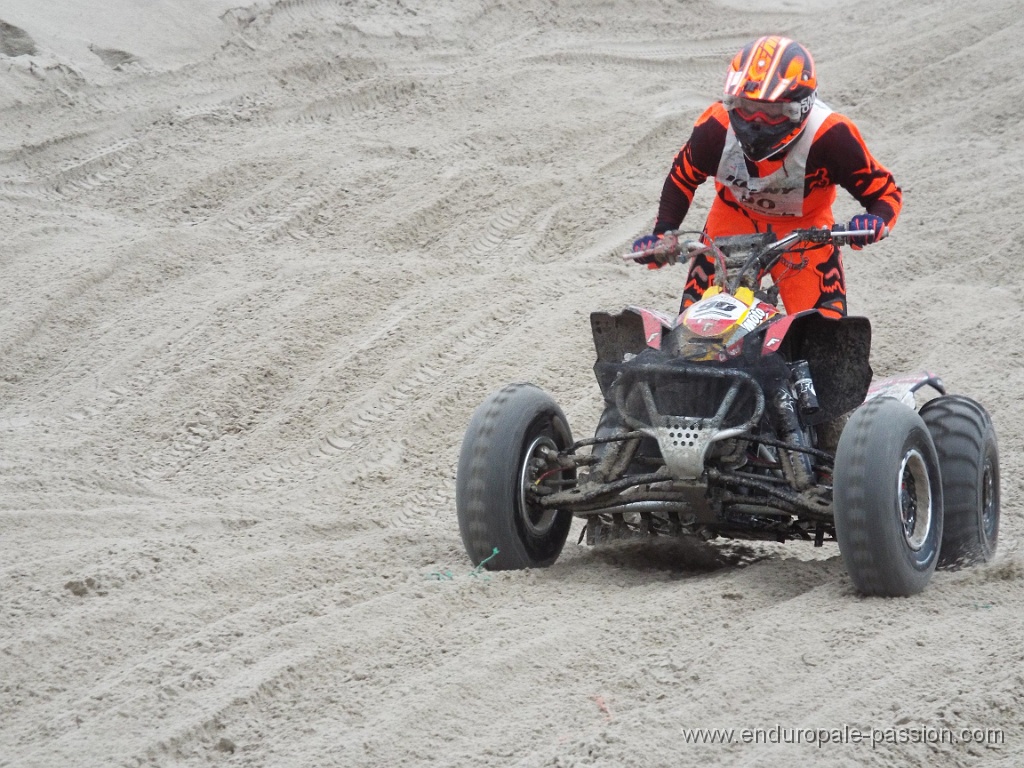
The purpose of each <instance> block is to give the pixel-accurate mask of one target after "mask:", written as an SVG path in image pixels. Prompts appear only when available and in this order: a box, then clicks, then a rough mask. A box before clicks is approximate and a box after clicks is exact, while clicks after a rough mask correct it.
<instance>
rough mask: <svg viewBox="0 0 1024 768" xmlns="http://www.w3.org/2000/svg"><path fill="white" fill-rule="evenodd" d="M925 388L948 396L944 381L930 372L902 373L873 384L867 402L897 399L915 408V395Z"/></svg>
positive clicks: (866, 398)
mask: <svg viewBox="0 0 1024 768" xmlns="http://www.w3.org/2000/svg"><path fill="white" fill-rule="evenodd" d="M923 387H931V388H932V389H934V390H935V391H936V392H938V393H939V394H940V395H944V394H946V386H945V385H944V384H943V383H942V379H940V378H939V377H938V376H936V375H935V374H934V373H931V372H929V371H916V372H914V373H901V374H899V375H896V376H888V377H886V378H884V379H879V380H878V381H873V382H871V386H870V387H869V388H868V393H867V396H866V397H865V401H867V400H872V399H874V398H876V397H895V398H896V399H897V400H899V401H901V402H903V403H905V404H906V405H909V406H910V407H911V408H914V407H916V406H915V400H914V393H915V392H917V391H918V390H919V389H922V388H923Z"/></svg>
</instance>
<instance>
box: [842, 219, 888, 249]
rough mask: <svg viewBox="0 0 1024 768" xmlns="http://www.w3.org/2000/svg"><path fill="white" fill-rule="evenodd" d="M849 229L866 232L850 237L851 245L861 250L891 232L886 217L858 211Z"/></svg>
mask: <svg viewBox="0 0 1024 768" xmlns="http://www.w3.org/2000/svg"><path fill="white" fill-rule="evenodd" d="M847 230H848V231H849V232H858V231H860V232H864V235H862V236H861V237H856V238H851V239H850V247H851V248H853V250H855V251H859V250H860V249H861V248H863V247H864V246H865V245H867V244H869V243H877V242H878V241H879V240H881V239H882V238H883V237H885V236H886V235H888V234H889V228H888V227H887V226H885V219H883V218H882V217H881V216H876V215H875V214H873V213H858V214H857V215H856V216H854V217H853V218H852V219H850V224H849V226H847ZM872 230H874V231H872Z"/></svg>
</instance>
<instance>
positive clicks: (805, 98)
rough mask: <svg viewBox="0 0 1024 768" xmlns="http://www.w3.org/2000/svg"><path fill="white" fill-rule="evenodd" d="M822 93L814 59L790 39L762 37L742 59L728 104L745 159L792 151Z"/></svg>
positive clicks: (729, 85)
mask: <svg viewBox="0 0 1024 768" xmlns="http://www.w3.org/2000/svg"><path fill="white" fill-rule="evenodd" d="M817 87H818V78H817V75H816V74H815V72H814V59H812V58H811V54H810V53H809V52H808V51H807V49H806V48H804V47H803V46H802V45H800V43H797V42H795V41H793V40H790V39H789V38H786V37H779V36H777V35H773V36H771V37H761V38H758V39H757V40H755V41H753V42H752V43H748V44H747V45H746V46H745V47H744V48H743V50H742V51H740V52H739V53H737V54H736V57H735V58H734V59H733V60H732V63H731V64H730V65H729V72H728V74H727V75H726V78H725V93H724V94H723V96H722V104H724V105H725V108H726V110H727V111H728V112H729V123H730V124H731V125H732V129H733V131H734V132H735V133H736V138H737V139H739V142H740V146H741V147H742V148H743V152H744V154H746V156H747V157H749V158H750V159H751V160H764V159H766V158H769V157H771V156H772V155H777V154H778V153H779V152H782V151H783V150H784V149H785V148H786V147H788V146H789V144H790V143H791V142H793V141H794V140H795V139H796V138H797V136H799V135H800V133H801V132H802V131H803V129H804V125H805V124H806V123H807V116H808V115H809V114H810V112H811V107H813V106H814V100H815V98H816V93H817Z"/></svg>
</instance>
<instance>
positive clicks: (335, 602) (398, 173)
mask: <svg viewBox="0 0 1024 768" xmlns="http://www.w3.org/2000/svg"><path fill="white" fill-rule="evenodd" d="M751 8H756V9H757V10H754V11H752V10H750V9H751ZM1022 17H1024V14H1022V6H1021V3H1020V2H1019V0H991V1H989V2H984V3H973V4H963V3H961V2H959V0H924V1H922V2H915V3H901V4H893V3H891V2H882V0H858V1H857V2H841V1H836V2H827V1H826V0H814V1H808V2H800V1H799V0H775V1H774V2H764V3H740V2H734V1H733V0H688V1H679V2H669V1H668V0H650V1H649V2H642V3H634V2H627V1H626V0H608V1H606V2H583V0H569V1H568V2H558V3H550V2H542V0H508V1H507V2H497V1H496V0H453V1H452V2H444V3H440V2H429V1H428V0H348V2H342V1H341V0H335V1H329V0H280V1H278V2H266V1H265V2H260V3H257V4H256V5H253V6H249V7H242V6H237V5H233V4H231V3H229V2H226V1H221V0H206V1H204V2H200V0H161V1H160V2H154V3H146V4H143V3H138V2H129V0H120V2H112V1H111V0H75V1H74V2H73V1H72V0H53V2H47V3H39V2H36V0H2V1H0V21H2V22H3V24H2V25H0V54H2V55H0V107H2V109H0V221H3V223H4V226H3V238H2V242H0V766H3V767H4V768H6V767H7V766H11V767H14V766H18V767H21V766H39V767H43V766H47V767H49V766H137V765H159V766H170V765H226V766H230V765H237V766H241V765H246V766H296V767H299V766H301V767H302V768H308V767H309V766H387V767H388V768H390V767H392V766H403V765H408V766H466V767H467V768H468V767H469V766H472V767H473V768H478V767H479V766H509V765H511V766H526V767H532V766H562V767H565V766H638V767H639V766H644V767H645V768H646V767H648V766H679V765H703V766H732V765H742V766H779V765H822V766H861V765H877V766H889V765H901V766H976V765H985V766H989V765H993V766H1003V767H1005V768H1010V767H1011V766H1017V765H1020V764H1022V763H1024V693H1022V691H1024V633H1022V631H1021V630H1022V624H1024V620H1022V618H1021V617H1022V616H1024V596H1022V590H1021V586H1022V580H1024V553H1022V552H1021V546H1020V536H1021V517H1020V515H1021V501H1020V499H1021V480H1020V478H1021V470H1022V464H1024V459H1022V450H1021V449H1022V441H1021V438H1020V436H1019V425H1020V423H1021V422H1022V418H1021V417H1022V416H1024V413H1022V411H1024V409H1022V405H1021V402H1020V393H1021V392H1022V390H1024V368H1022V363H1024V334H1021V333H1020V324H1021V319H1022V316H1024V312H1022V309H1024V307H1022V298H1021V296H1022V294H1024V279H1022V278H1021V275H1020V271H1019V270H1020V265H1021V264H1022V263H1024V246H1022V242H1024V225H1022V224H1021V223H1020V215H1019V212H1020V210H1021V209H1022V208H1024V186H1022V185H1021V183H1020V178H1021V175H1022V173H1024V142H1022V141H1021V139H1022V136H1024V134H1022V131H1021V123H1022V120H1024V101H1022V100H1021V98H1020V93H1019V89H1020V79H1019V73H1020V72H1021V70H1022V69H1024V48H1022V47H1021V46H1020V43H1019V40H1020V37H1021V33H1022V31H1024V22H1022ZM767 32H778V33H784V34H788V35H791V36H794V37H796V38H798V39H800V40H801V41H803V42H805V44H806V45H807V46H808V47H809V48H810V49H811V50H812V51H813V52H814V53H815V55H816V58H817V61H818V65H819V77H820V82H821V93H822V96H823V98H824V99H825V100H826V101H827V102H828V103H829V104H830V105H831V106H832V107H833V108H834V109H836V110H838V111H841V112H843V113H845V114H847V115H849V116H851V117H852V118H853V119H854V120H856V121H857V123H858V125H859V126H860V127H861V129H862V132H863V134H864V136H865V138H866V140H867V141H868V144H869V145H870V146H871V148H872V149H873V151H874V152H875V154H876V155H877V156H878V157H879V158H880V159H881V160H882V161H883V162H884V163H885V164H886V165H888V166H889V167H890V168H891V169H892V170H893V172H894V173H895V174H896V176H897V178H898V180H899V182H900V183H901V185H902V187H903V189H904V193H905V198H906V203H905V207H904V212H903V215H902V218H901V220H900V222H899V224H898V225H897V227H896V228H895V230H894V232H893V234H892V236H891V237H890V238H889V239H887V240H886V241H884V242H882V243H879V244H877V245H874V246H871V247H870V248H866V249H864V250H862V251H860V252H851V253H849V254H848V255H847V270H848V280H849V289H850V307H851V312H852V313H854V314H861V315H867V316H868V317H870V318H871V320H872V323H873V327H874V335H875V343H874V349H873V356H872V363H873V366H874V369H875V372H876V374H877V375H879V376H884V375H887V374H890V373H896V372H900V371H906V370H917V369H922V368H924V369H929V370H934V371H935V372H937V373H939V374H940V375H941V376H942V377H943V378H944V380H945V382H946V384H947V386H948V387H949V389H950V391H953V392H958V393H961V394H965V395H969V396H971V397H974V398H976V399H978V400H979V401H981V402H982V403H984V404H985V405H986V406H987V407H988V408H989V410H990V411H991V414H992V418H993V420H994V423H995V426H996V430H997V432H998V435H999V441H1000V450H1001V458H1002V471H1003V476H1002V492H1003V527H1002V534H1001V540H1000V544H999V551H998V556H997V557H996V559H995V561H994V562H992V563H991V564H989V565H987V566H985V567H980V568H975V569H968V570H961V571H945V572H939V573H937V574H936V575H935V577H934V579H933V581H932V583H931V584H930V585H929V587H928V589H927V590H926V591H925V592H924V593H922V594H920V595H918V596H916V597H913V598H907V599H894V600H883V599H865V598H862V597H860V596H858V595H857V593H856V592H855V591H854V589H853V587H852V585H851V582H850V580H849V577H848V576H847V574H846V571H845V569H844V566H843V563H842V560H841V558H840V556H839V552H838V549H837V548H836V547H835V545H831V546H826V547H824V548H821V549H814V548H813V547H811V546H810V545H809V544H808V545H805V544H800V543H794V544H788V545H784V546H782V545H751V544H743V543H739V542H728V541H717V542H712V543H709V544H703V543H695V542H662V543H644V542H638V543H633V544H627V545H617V546H608V547H605V548H600V547H598V548H587V547H586V546H582V545H579V546H578V545H577V544H576V539H577V537H578V535H579V531H580V523H579V522H577V523H576V524H575V525H574V528H573V530H572V532H571V533H570V541H569V543H568V544H567V546H566V548H565V551H564V552H563V554H562V556H561V558H560V559H559V560H558V562H557V563H556V564H555V565H554V566H552V567H551V568H548V569H543V570H531V571H520V572H502V573H492V574H488V573H477V572H475V571H474V570H473V568H472V564H471V563H470V562H469V560H468V558H467V556H466V554H465V552H464V550H463V548H462V544H461V541H460V538H459V532H458V525H457V522H456V516H455V505H454V475H455V464H456V459H457V455H458V450H459V445H460V442H461V439H462V434H463V430H464V428H465V426H466V424H467V422H468V420H469V417H470V415H471V413H472V411H473V409H474V408H475V407H476V406H477V404H478V403H479V402H480V401H481V400H482V399H483V398H484V397H485V396H486V395H487V394H488V393H489V392H491V391H492V390H495V389H497V388H499V387H501V386H503V385H504V384H506V383H508V382H511V381H532V382H534V383H536V384H537V385H539V386H541V387H543V388H544V389H545V390H547V391H548V392H550V393H551V394H552V396H553V397H555V398H556V400H557V401H558V402H559V403H560V404H561V405H562V407H563V408H564V410H565V412H566V414H567V415H568V418H569V420H570V423H571V425H572V427H573V430H574V432H575V433H576V434H577V436H584V435H586V434H587V433H588V432H590V431H591V430H592V429H593V427H594V425H595V424H596V420H597V416H598V413H599V410H600V397H599V393H598V389H597V385H596V383H595V381H594V379H593V375H592V372H591V365H592V362H593V346H592V341H591V339H590V335H589V323H588V315H589V313H590V312H591V311H593V310H598V309H604V310H615V309H618V308H621V307H622V306H624V305H626V304H642V305H646V306H651V307H655V308H659V309H664V310H670V309H672V308H673V307H674V306H676V305H677V303H678V296H679V293H680V291H681V288H682V281H683V271H682V270H681V269H680V268H672V269H663V270H661V271H659V272H651V271H648V270H645V269H642V268H638V267H635V266H626V265H625V264H624V263H623V262H622V260H621V259H620V257H619V256H620V254H621V253H622V252H623V251H624V250H626V248H627V247H628V244H629V243H630V242H631V240H632V239H633V238H634V237H636V236H638V235H639V234H642V233H644V232H646V231H648V230H649V228H650V226H651V224H652V222H653V218H654V215H655V211H656V208H657V201H658V195H659V192H660V189H661V184H662V181H663V179H664V174H665V172H666V171H667V169H668V165H669V163H670V161H671V158H672V156H673V155H674V154H675V152H676V151H677V149H678V148H679V146H680V145H681V144H682V142H683V141H684V140H685V139H686V137H687V135H688V134H689V129H690V126H691V124H692V122H693V121H694V119H696V117H697V116H698V115H699V114H700V112H701V111H702V110H703V109H704V107H705V106H706V105H707V104H708V103H709V102H710V101H711V100H713V99H714V98H715V97H716V94H718V92H719V89H720V87H721V82H722V77H723V74H724V69H725V66H726V65H727V63H728V61H729V58H730V57H731V56H732V54H733V53H735V51H736V50H738V48H739V47H740V46H741V45H742V44H743V43H744V42H745V41H747V40H748V39H750V38H752V37H755V36H758V35H760V34H763V33H767ZM710 196H711V193H710V190H709V189H707V188H702V190H701V192H700V193H699V194H698V197H697V200H696V203H695V207H694V210H693V212H692V213H691V216H690V218H689V219H688V222H689V223H692V224H694V225H695V226H699V225H700V223H701V222H702V220H703V214H704V212H705V211H706V209H707V205H708V203H709V201H710ZM838 210H839V211H840V213H841V215H847V214H849V213H853V212H855V211H856V205H855V204H854V203H853V201H852V200H850V199H849V198H848V197H845V196H841V198H840V202H839V205H838ZM696 728H700V729H709V730H711V729H736V731H735V732H734V734H733V741H732V743H728V744H723V743H713V744H712V743H693V742H694V740H695V739H696V738H699V737H695V736H694V733H693V732H692V731H691V730H690V729H696ZM742 729H751V730H750V737H749V740H750V741H757V742H759V743H742ZM754 729H760V730H758V731H755V730H754ZM817 729H821V730H824V731H825V732H827V734H828V735H827V738H828V740H829V741H828V743H822V738H821V737H819V736H813V737H812V736H811V734H815V733H817ZM844 729H845V730H844ZM964 729H982V730H985V729H988V730H990V731H992V733H989V734H984V733H982V734H977V735H978V736H980V737H982V740H981V741H980V742H977V741H975V742H974V743H967V742H966V740H965V739H959V738H958V739H957V741H956V743H950V738H949V737H948V735H947V736H943V734H947V732H948V733H953V734H955V735H956V736H957V737H959V736H960V735H962V731H963V730H964ZM856 733H863V734H865V738H864V740H862V741H860V742H859V743H857V740H856V738H855V736H854V734H856ZM937 735H938V736H939V738H938V739H937V738H936V736H937ZM872 737H875V738H874V739H873V740H874V741H875V742H880V743H875V744H872V743H871V741H872ZM719 738H724V737H723V736H721V735H720V736H719ZM797 740H799V741H800V743H794V742H796V741H797ZM808 740H810V741H811V742H812V743H807V742H808ZM937 740H938V741H941V743H934V742H935V741H937Z"/></svg>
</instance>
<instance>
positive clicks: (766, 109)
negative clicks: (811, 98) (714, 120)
mask: <svg viewBox="0 0 1024 768" xmlns="http://www.w3.org/2000/svg"><path fill="white" fill-rule="evenodd" d="M722 106H724V107H725V109H726V111H728V112H730V113H732V114H734V115H735V116H736V117H738V118H740V119H741V120H744V121H745V122H748V123H749V122H753V121H755V120H756V121H758V122H761V123H766V124H767V125H781V124H782V123H786V122H789V123H799V122H800V120H801V119H802V117H803V110H802V109H801V107H800V104H799V103H797V102H795V101H758V100H756V99H747V98H744V97H743V96H731V95H726V96H723V97H722Z"/></svg>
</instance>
